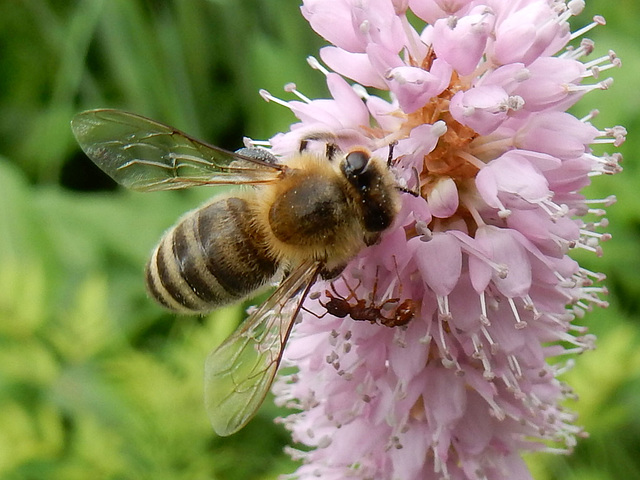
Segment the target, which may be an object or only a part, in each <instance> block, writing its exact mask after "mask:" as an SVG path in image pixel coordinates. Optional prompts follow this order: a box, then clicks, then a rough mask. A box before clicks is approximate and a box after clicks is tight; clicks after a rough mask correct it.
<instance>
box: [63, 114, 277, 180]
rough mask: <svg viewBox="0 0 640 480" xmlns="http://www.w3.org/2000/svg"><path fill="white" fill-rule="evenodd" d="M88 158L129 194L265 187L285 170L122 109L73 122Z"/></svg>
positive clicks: (76, 134) (77, 116) (88, 115)
mask: <svg viewBox="0 0 640 480" xmlns="http://www.w3.org/2000/svg"><path fill="white" fill-rule="evenodd" d="M71 129H72V130H73V133H74V135H75V137H76V139H77V140H78V143H79V144H80V146H81V147H82V150H84V152H85V153H86V154H87V156H88V157H89V158H90V159H91V160H93V162H94V163H95V164H96V165H98V167H100V168H101V169H102V170H103V171H104V172H105V173H107V175H109V176H110V177H111V178H113V179H114V180H115V181H116V182H118V183H119V184H121V185H123V186H125V187H127V188H131V189H133V190H142V191H149V190H171V189H177V188H186V187H190V186H194V185H212V184H230V183H234V184H239V183H252V184H257V183H269V182H272V181H274V180H276V179H277V178H279V176H280V175H281V173H282V171H283V170H284V168H285V167H284V166H282V165H277V164H273V163H269V162H265V161H262V160H260V159H257V158H252V157H247V156H243V155H240V154H237V153H233V152H229V151H226V150H223V149H221V148H218V147H215V146H213V145H208V144H206V143H204V142H201V141H199V140H196V139H195V138H193V137H190V136H189V135H187V134H186V133H183V132H181V131H179V130H176V129H175V128H173V127H169V126H167V125H163V124H162V123H158V122H155V121H153V120H150V119H148V118H146V117H142V116H140V115H135V114H133V113H127V112H123V111H121V110H88V111H86V112H82V113H79V114H78V115H76V116H75V117H74V118H73V120H72V121H71Z"/></svg>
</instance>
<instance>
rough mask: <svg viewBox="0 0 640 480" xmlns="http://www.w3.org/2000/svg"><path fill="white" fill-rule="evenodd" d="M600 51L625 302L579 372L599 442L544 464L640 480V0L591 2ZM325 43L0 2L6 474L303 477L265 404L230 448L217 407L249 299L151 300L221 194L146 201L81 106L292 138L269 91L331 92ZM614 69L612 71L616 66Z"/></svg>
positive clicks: (228, 15) (614, 267)
mask: <svg viewBox="0 0 640 480" xmlns="http://www.w3.org/2000/svg"><path fill="white" fill-rule="evenodd" d="M595 13H600V14H603V15H605V16H606V17H607V20H608V21H609V25H608V26H607V27H604V28H603V27H600V28H598V29H596V30H595V31H594V32H592V33H591V34H590V35H589V37H591V38H594V39H595V40H596V45H597V47H598V48H597V51H596V54H594V58H595V56H596V55H597V54H602V53H606V51H607V49H609V48H612V49H614V50H616V51H617V52H618V54H619V55H620V56H621V57H622V59H623V62H624V68H623V69H621V70H617V71H615V72H613V76H614V77H615V79H616V83H615V84H614V86H613V88H612V89H611V90H610V91H607V92H594V93H591V94H589V95H587V97H586V98H585V99H584V100H582V102H581V104H580V106H579V107H578V108H576V114H578V115H582V114H585V113H586V112H588V111H589V110H590V109H592V108H599V109H600V110H601V115H600V116H599V117H597V118H596V120H595V122H594V123H595V124H596V125H597V126H598V127H600V128H604V127H606V126H611V125H615V124H623V125H625V126H626V127H627V128H628V129H629V131H630V132H631V135H630V139H629V141H628V142H627V143H626V144H625V145H623V147H622V149H621V150H622V152H623V153H624V154H625V157H626V160H625V163H624V166H625V172H624V173H623V174H621V175H618V176H615V177H611V178H596V179H595V181H594V185H593V187H591V189H590V192H589V195H590V196H592V197H605V196H607V195H609V194H610V193H615V194H616V195H617V196H618V199H619V201H618V203H617V204H616V205H614V206H613V207H611V208H610V209H609V215H608V218H609V219H610V222H611V225H610V227H609V228H608V230H609V231H610V232H611V233H612V234H613V235H614V239H613V240H612V241H611V242H609V243H608V244H605V245H604V248H605V255H604V257H603V258H594V257H592V256H590V255H584V254H581V253H580V252H577V254H579V256H580V259H581V261H582V262H584V264H585V265H586V266H587V267H588V268H590V269H592V270H596V271H604V272H606V273H607V275H608V277H609V278H608V280H607V285H608V287H609V288H610V290H611V295H610V298H609V300H610V301H611V307H610V308H609V309H607V310H600V311H594V312H592V313H591V314H589V315H588V316H587V317H586V318H585V319H584V320H583V323H584V324H587V325H589V327H590V328H591V330H592V331H593V332H595V333H596V334H597V335H598V336H599V339H600V340H599V348H598V349H597V350H596V351H595V352H590V353H588V354H586V355H584V356H582V357H581V358H579V359H577V364H576V368H575V369H574V370H572V371H571V372H570V373H568V374H567V375H566V380H567V381H568V382H569V383H570V384H571V385H573V386H574V387H575V390H576V393H577V394H578V395H579V396H580V397H581V400H580V401H579V402H576V403H572V404H571V405H569V407H570V408H572V409H574V410H577V411H578V412H579V413H580V419H579V423H580V424H582V425H584V426H585V427H586V429H587V430H588V431H589V432H590V433H591V437H590V438H589V439H586V440H583V441H581V442H580V443H579V445H578V447H577V449H576V453H575V454H574V455H573V456H571V457H555V456H550V455H536V456H532V457H530V458H529V463H530V465H531V467H532V469H533V470H534V472H535V475H536V478H537V479H560V478H561V479H564V480H566V479H581V480H584V479H587V480H590V479H594V480H596V479H597V480H605V479H614V478H626V479H629V478H640V460H639V459H640V416H639V415H638V414H637V412H638V411H640V379H639V373H640V348H638V346H639V343H640V341H639V340H640V336H639V330H640V323H639V320H638V311H639V309H640V303H639V300H638V299H639V298H640V282H639V281H638V280H639V275H638V263H639V261H640V242H638V236H639V234H640V213H639V212H640V195H638V187H639V183H638V182H639V172H638V162H637V159H636V158H637V157H636V155H634V154H635V151H636V150H637V148H638V143H637V142H638V140H637V138H636V137H635V136H634V132H635V131H637V127H638V123H639V120H638V115H637V114H636V112H637V111H638V108H639V106H640V105H639V104H640V95H639V94H638V90H637V87H636V84H637V77H636V75H639V74H640V61H639V60H640V58H639V57H640V51H638V49H637V45H638V42H639V41H640V38H638V33H637V32H638V30H637V23H638V20H640V5H638V4H637V2H634V1H632V0H621V1H618V2H606V1H604V0H595V1H589V2H588V9H587V12H585V14H583V15H582V17H580V19H578V21H577V22H574V24H575V25H582V24H585V23H587V22H588V21H589V18H590V16H591V15H593V14H595ZM320 45H322V40H321V39H320V38H318V37H317V36H316V35H315V34H314V33H313V32H312V31H311V29H310V28H309V27H308V25H307V24H306V23H305V22H304V20H303V19H302V17H301V15H300V14H299V11H298V2H291V1H287V0H208V1H207V0H189V1H186V0H183V1H181V0H174V1H161V0H147V1H143V0H84V1H83V0H76V1H68V0H67V1H65V0H22V1H19V0H16V1H13V0H12V1H4V2H1V3H0V478H2V479H10V480H13V479H16V480H18V479H20V480H22V479H60V480H63V479H64V480H74V479H86V478H100V479H146V478H149V479H154V480H161V479H164V478H166V479H174V480H177V479H270V478H276V476H277V475H278V474H279V473H285V472H291V471H292V470H293V469H294V468H295V465H294V464H293V463H292V462H291V461H290V460H288V458H287V457H286V456H285V455H284V454H283V453H282V448H283V447H284V445H286V443H287V439H288V437H287V435H286V433H285V432H284V430H282V429H281V427H279V426H277V425H274V424H273V423H272V418H273V417H274V416H276V415H278V411H277V410H276V408H275V407H273V406H272V405H271V404H270V402H267V403H266V404H265V406H264V407H263V408H262V410H261V411H260V413H259V415H258V416H257V418H256V419H255V420H254V421H253V422H252V423H251V424H250V425H249V426H248V427H247V428H245V429H244V430H242V431H241V432H240V433H238V434H237V435H234V436H232V437H230V438H225V439H221V438H217V437H216V436H215V435H214V434H213V432H212V431H211V428H210V426H209V424H208V420H207V418H206V415H205V412H204V409H203V405H202V370H203V364H204V358H205V356H206V354H207V352H208V351H209V350H210V349H211V348H212V347H213V346H215V345H216V344H218V343H219V342H220V341H222V340H223V339H224V337H225V336H226V335H227V334H228V333H229V332H230V331H232V330H233V328H234V327H235V325H236V324H237V323H238V322H239V321H240V320H241V318H242V308H241V307H238V308H231V309H225V310H221V311H218V312H216V313H214V314H212V315H210V316H208V317H205V318H189V317H178V318H176V317H174V316H172V315H168V314H166V313H163V312H162V311H161V310H160V309H159V308H157V307H155V306H154V305H153V304H152V303H151V301H150V300H148V299H147V297H146V295H145V292H144V287H143V282H142V269H143V266H144V263H145V262H146V259H147V255H148V253H149V252H150V250H151V249H152V248H153V246H154V245H155V242H156V241H157V240H158V238H159V237H160V235H161V233H162V232H163V231H164V229H166V228H168V227H169V226H170V225H172V224H173V222H174V221H175V220H176V219H177V218H178V217H179V216H180V214H182V213H183V212H185V211H187V210H189V209H191V208H194V207H195V206H197V205H198V204H199V203H201V202H202V201H204V200H205V199H206V198H208V197H209V196H210V195H211V193H212V192H211V190H207V189H200V190H198V189H194V190H190V191H182V192H160V193H148V194H136V193H131V192H127V191H123V190H121V189H116V188H115V186H114V185H113V184H112V183H110V182H109V180H108V179H106V178H105V177H104V176H103V175H102V174H101V172H99V171H98V170H97V169H96V168H95V167H94V166H93V164H92V163H91V162H90V161H89V160H88V159H87V158H86V157H84V156H83V155H82V154H81V152H80V151H79V149H78V147H77V145H76V144H75V141H74V140H73V138H72V135H71V131H70V129H69V120H70V118H71V117H72V116H73V114H74V113H75V112H78V111H81V110H84V109H88V108H97V107H107V106H108V107H115V108H122V109H126V110H130V111H134V112H137V113H141V114H143V115H147V116H150V117H152V118H156V119H158V120H161V121H163V122H165V123H169V124H172V125H175V126H177V127H179V128H181V129H183V130H185V131H188V132H190V133H192V134H194V135H196V136H198V137H200V138H203V139H207V140H208V141H210V142H212V143H215V144H218V145H221V146H223V147H226V148H229V149H234V148H237V147H239V146H241V142H242V136H243V135H247V136H250V137H252V138H257V139H261V138H262V139H264V138H268V137H270V136H272V135H273V134H274V133H276V132H278V131H282V130H285V129H287V126H288V125H289V124H290V123H291V121H292V120H293V118H292V116H291V114H290V113H289V112H288V111H287V110H285V109H283V108H281V107H279V106H277V105H273V104H266V103H265V102H264V101H263V100H262V99H261V98H260V96H259V95H258V90H259V89H260V88H266V89H268V90H270V91H271V92H273V93H275V94H277V95H280V92H282V90H281V89H282V86H283V85H284V84H286V83H288V82H296V83H297V84H298V86H299V88H300V89H301V90H302V91H303V92H305V93H306V94H307V95H308V96H310V97H320V96H325V95H326V88H325V86H324V79H323V77H322V75H321V74H319V73H318V72H315V71H313V70H311V69H310V68H309V67H308V66H307V64H306V60H305V58H306V56H307V55H314V54H317V49H318V47H319V46H320ZM607 73H610V72H607Z"/></svg>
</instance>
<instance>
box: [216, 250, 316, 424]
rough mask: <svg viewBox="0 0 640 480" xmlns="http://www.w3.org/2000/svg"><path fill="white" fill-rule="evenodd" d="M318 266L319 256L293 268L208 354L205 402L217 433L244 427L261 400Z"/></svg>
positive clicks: (270, 382) (269, 383)
mask: <svg viewBox="0 0 640 480" xmlns="http://www.w3.org/2000/svg"><path fill="white" fill-rule="evenodd" d="M318 268H319V264H318V262H315V261H308V262H306V263H304V264H303V265H301V266H300V267H299V268H297V269H296V270H294V271H293V272H292V273H291V274H290V275H289V276H288V277H287V278H286V279H285V280H284V282H283V283H282V284H281V285H280V287H279V288H278V289H277V290H276V291H275V292H274V293H273V295H271V297H269V299H268V300H267V301H266V302H265V303H263V304H262V305H261V306H260V307H259V308H258V309H257V310H256V311H255V312H254V313H253V314H251V315H250V316H249V318H248V319H247V320H246V321H245V322H244V324H243V325H241V326H240V328H238V330H236V331H235V332H234V333H233V334H232V335H231V336H230V337H229V338H227V339H226V340H225V341H224V343H222V345H220V346H219V347H218V348H216V349H215V350H213V351H212V352H211V353H210V354H209V356H208V357H207V361H206V364H205V387H204V398H205V406H206V409H207V413H208V414H209V419H210V420H211V425H212V426H213V429H214V430H215V432H216V433H217V434H218V435H221V436H227V435H231V434H232V433H235V432H237V431H238V430H240V429H241V428H242V427H244V426H245V425H246V424H247V423H248V422H249V420H251V418H253V416H254V415H255V413H256V412H257V411H258V408H260V405H262V402H263V401H264V398H265V396H266V395H267V393H268V391H269V388H270V387H271V384H272V383H273V379H274V377H275V375H276V371H277V370H278V365H279V363H280V359H281V357H282V352H283V350H284V347H285V344H286V343H287V338H289V333H290V332H291V328H292V327H293V323H294V321H295V319H296V317H297V315H298V312H299V310H300V307H301V305H302V302H304V299H305V297H306V295H307V293H308V291H309V288H310V287H311V285H313V282H314V280H315V279H316V276H317V274H318Z"/></svg>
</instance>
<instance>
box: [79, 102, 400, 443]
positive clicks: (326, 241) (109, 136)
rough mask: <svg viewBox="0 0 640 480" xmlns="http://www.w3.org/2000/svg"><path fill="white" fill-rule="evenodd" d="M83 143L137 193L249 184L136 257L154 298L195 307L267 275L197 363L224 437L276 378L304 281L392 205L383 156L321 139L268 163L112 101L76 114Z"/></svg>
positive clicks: (384, 222)
mask: <svg viewBox="0 0 640 480" xmlns="http://www.w3.org/2000/svg"><path fill="white" fill-rule="evenodd" d="M72 129H73V132H74V134H75V136H76V138H77V140H78V143H79V144H80V146H81V147H82V149H83V150H84V152H85V153H86V154H87V156H89V158H91V160H93V162H94V163H95V164H96V165H98V166H99V167H100V168H101V169H102V170H103V171H104V172H106V173H107V174H108V175H109V176H111V177H112V178H113V179H114V180H116V181H117V182H118V183H120V184H121V185H123V186H125V187H127V188H130V189H133V190H139V191H152V190H169V189H180V188H188V187H192V186H196V185H221V184H237V185H251V188H246V189H239V190H238V191H236V192H234V193H232V194H226V195H220V196H216V197H214V198H213V199H212V200H211V201H210V202H209V203H207V204H205V205H203V206H201V207H199V208H197V209H196V210H193V211H192V212H189V213H187V214H186V215H185V216H183V217H182V219H180V221H179V222H178V223H177V224H176V225H175V226H174V227H173V228H171V229H170V230H169V231H168V232H166V233H165V235H164V237H163V238H162V239H161V240H160V242H159V244H158V246H157V247H156V249H155V250H154V252H153V254H152V256H151V259H150V261H149V263H148V264H147V270H146V279H147V287H148V290H149V293H150V294H151V296H153V297H154V298H155V299H156V300H157V301H158V302H159V303H160V304H161V305H162V306H164V307H165V308H168V309H169V310H172V311H175V312H178V313H187V314H189V313H190V314H203V313H207V312H209V311H211V310H214V309H215V308H218V307H220V306H222V305H225V304H229V303H234V302H237V301H239V300H241V299H243V298H247V297H249V296H251V295H253V294H255V293H256V291H259V290H261V289H263V288H266V287H268V286H269V285H270V284H272V283H273V282H276V281H280V284H279V286H278V288H277V289H276V290H275V292H274V293H273V294H272V295H271V296H270V297H269V298H268V299H267V300H266V302H264V303H263V304H262V305H261V306H259V307H258V308H257V309H255V310H254V311H253V313H251V314H250V316H249V318H248V319H247V320H245V322H244V323H243V324H242V325H241V326H240V327H239V328H238V329H237V330H236V331H235V332H234V333H233V334H232V335H231V336H230V337H229V338H227V339H226V340H225V341H224V342H223V343H222V344H221V345H220V346H219V347H217V348H216V349H214V350H213V351H212V352H211V353H210V354H209V356H208V357H207V360H206V364H205V405H206V409H207V413H208V415H209V418H210V420H211V423H212V425H213V428H214V430H215V431H216V433H218V434H219V435H230V434H232V433H234V432H236V431H238V430H239V429H240V428H242V427H243V426H244V425H246V423H247V422H248V421H249V420H250V419H251V418H252V417H253V416H254V414H255V413H256V411H257V410H258V408H259V407H260V405H261V404H262V402H263V400H264V397H265V396H266V394H267V392H268V391H269V388H270V386H271V384H272V382H273V379H274V377H275V374H276V371H277V368H278V365H279V363H280V359H281V357H282V352H283V350H284V346H285V344H286V342H287V339H288V337H289V333H290V331H291V328H292V326H293V323H294V321H295V319H296V317H297V315H298V312H299V311H300V308H301V306H302V303H303V302H304V299H305V297H306V295H307V293H308V292H309V289H310V288H311V286H312V285H313V283H314V282H315V281H316V279H317V278H318V277H321V278H323V279H332V278H335V276H337V275H338V274H339V273H340V272H341V271H342V269H343V268H344V267H345V265H346V264H347V263H348V262H349V260H351V259H352V258H353V257H354V256H355V255H357V253H358V252H360V251H361V250H362V249H363V248H365V247H366V246H367V245H371V244H372V243H374V242H375V241H376V240H377V239H378V238H379V236H380V234H381V232H383V231H384V230H386V229H387V228H388V227H389V226H390V225H391V223H392V222H393V220H394V218H395V216H396V214H397V212H398V210H399V198H398V195H399V194H398V190H401V188H399V187H398V186H397V182H396V180H395V178H394V176H393V175H392V173H391V171H390V169H389V167H390V162H391V160H390V159H391V153H390V155H389V159H381V158H378V157H375V156H372V155H371V154H370V153H369V152H368V151H367V150H366V149H365V148H362V147H353V148H351V149H350V150H349V151H347V152H342V151H341V150H340V149H339V148H338V146H337V145H336V144H335V143H333V142H327V143H326V145H325V147H326V148H325V152H324V153H323V154H319V153H314V152H311V151H309V150H308V149H307V147H308V143H309V141H310V140H313V139H312V138H311V137H308V138H303V139H302V140H301V143H300V148H299V151H298V152H297V153H296V154H294V155H291V156H290V157H288V158H285V159H283V160H279V159H278V158H277V157H275V156H274V155H272V154H271V153H269V152H268V151H267V150H264V149H258V148H244V149H241V150H239V151H238V152H229V151H226V150H223V149H221V148H218V147H215V146H212V145H208V144H206V143H204V142H201V141H199V140H196V139H194V138H193V137H191V136H189V135H187V134H185V133H183V132H181V131H179V130H176V129H175V128H172V127H169V126H167V125H163V124H161V123H158V122H155V121H153V120H150V119H148V118H145V117H142V116H139V115H135V114H132V113H127V112H123V111H120V110H108V109H103V110H90V111H86V112H83V113H80V114H78V115H76V117H75V118H74V119H73V121H72Z"/></svg>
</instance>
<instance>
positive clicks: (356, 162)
mask: <svg viewBox="0 0 640 480" xmlns="http://www.w3.org/2000/svg"><path fill="white" fill-rule="evenodd" d="M369 158H370V157H369V155H368V154H367V153H366V152H362V151H360V150H356V151H353V152H350V153H348V154H347V156H346V158H345V161H344V173H345V174H346V175H359V174H360V173H362V172H364V171H365V169H366V168H367V165H368V164H369Z"/></svg>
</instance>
